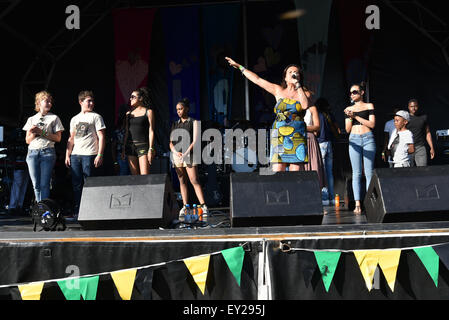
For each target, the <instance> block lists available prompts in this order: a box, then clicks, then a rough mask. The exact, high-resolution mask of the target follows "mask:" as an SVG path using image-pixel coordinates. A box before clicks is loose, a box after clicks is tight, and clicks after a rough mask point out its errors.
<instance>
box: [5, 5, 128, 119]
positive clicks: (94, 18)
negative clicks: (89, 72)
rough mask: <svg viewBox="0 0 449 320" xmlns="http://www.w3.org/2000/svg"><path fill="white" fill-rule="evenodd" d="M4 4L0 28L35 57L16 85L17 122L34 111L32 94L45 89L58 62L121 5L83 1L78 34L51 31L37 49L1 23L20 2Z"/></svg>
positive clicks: (62, 29) (61, 29)
mask: <svg viewBox="0 0 449 320" xmlns="http://www.w3.org/2000/svg"><path fill="white" fill-rule="evenodd" d="M5 2H8V3H9V6H7V7H6V9H4V10H3V11H0V27H2V28H4V29H6V30H7V31H8V32H9V33H10V34H12V35H13V36H15V37H16V38H19V39H20V40H22V41H23V42H25V43H26V44H27V45H28V46H29V47H31V48H32V49H33V50H34V52H35V53H36V56H35V58H34V60H33V61H32V62H31V64H30V65H29V66H28V68H27V70H26V71H25V73H24V74H23V77H22V80H21V83H20V110H18V111H19V112H18V117H19V118H18V119H21V118H22V116H23V114H24V113H25V112H27V111H31V110H33V109H34V95H35V94H36V92H38V91H41V90H44V89H48V87H49V84H50V81H51V80H52V77H53V74H54V71H55V68H56V66H57V64H58V62H60V61H61V60H62V59H63V58H64V56H65V55H66V54H67V53H68V52H69V51H70V50H71V49H72V48H73V47H74V46H75V45H77V44H78V43H79V42H80V41H81V40H82V39H83V38H84V37H85V36H86V35H87V34H89V33H90V31H92V29H94V28H95V27H96V26H97V25H98V24H99V23H100V22H101V21H102V20H103V19H104V18H105V17H106V16H107V15H108V14H110V11H111V9H113V8H115V7H117V6H118V5H119V4H120V2H121V1H119V0H116V1H110V0H109V1H108V0H91V1H85V2H84V3H86V4H85V5H84V6H80V13H81V29H80V30H68V29H67V28H65V26H63V27H61V28H59V29H58V30H55V33H54V34H53V35H52V36H50V37H48V40H47V41H46V42H45V43H43V44H40V45H38V44H35V43H33V42H32V41H31V40H29V39H27V37H26V36H25V35H22V34H20V33H18V32H16V31H15V30H14V29H13V28H11V27H9V26H8V25H6V24H4V23H2V21H1V20H2V18H3V17H4V16H6V14H8V13H9V12H10V11H12V10H13V9H14V7H16V6H17V4H18V3H19V2H20V0H11V1H3V0H0V5H2V3H5ZM0 8H2V7H0Z"/></svg>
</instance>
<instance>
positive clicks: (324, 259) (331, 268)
mask: <svg viewBox="0 0 449 320" xmlns="http://www.w3.org/2000/svg"><path fill="white" fill-rule="evenodd" d="M314 253H315V259H316V262H317V264H318V268H319V269H320V273H321V278H322V279H323V283H324V287H325V288H326V292H329V287H330V285H331V283H332V279H333V278H334V274H335V271H336V270H337V265H338V261H339V260H340V255H341V252H339V251H335V252H334V251H315V252H314Z"/></svg>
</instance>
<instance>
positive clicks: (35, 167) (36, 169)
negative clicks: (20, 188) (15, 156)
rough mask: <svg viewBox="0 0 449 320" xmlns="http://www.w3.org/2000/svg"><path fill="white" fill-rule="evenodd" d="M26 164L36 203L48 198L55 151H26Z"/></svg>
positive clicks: (51, 149)
mask: <svg viewBox="0 0 449 320" xmlns="http://www.w3.org/2000/svg"><path fill="white" fill-rule="evenodd" d="M26 162H27V165H28V171H29V172H30V178H31V182H32V183H33V190H34V196H35V197H36V202H39V201H41V200H43V199H47V198H50V180H51V174H52V172H53V167H54V165H55V162H56V152H55V149H54V148H46V149H37V150H28V154H27V158H26Z"/></svg>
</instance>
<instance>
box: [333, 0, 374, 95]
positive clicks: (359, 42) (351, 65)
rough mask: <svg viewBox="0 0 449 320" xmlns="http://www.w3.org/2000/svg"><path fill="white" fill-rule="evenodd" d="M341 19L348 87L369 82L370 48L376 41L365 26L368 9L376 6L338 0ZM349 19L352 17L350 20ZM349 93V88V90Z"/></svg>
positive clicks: (356, 1) (363, 2)
mask: <svg viewBox="0 0 449 320" xmlns="http://www.w3.org/2000/svg"><path fill="white" fill-rule="evenodd" d="M336 1H337V10H338V15H339V17H340V19H339V22H340V32H341V36H340V37H341V43H342V52H343V63H344V66H345V74H346V81H347V83H348V86H351V85H352V84H354V83H360V82H362V81H365V82H366V81H367V80H368V64H369V57H370V47H371V44H372V42H373V39H374V31H370V30H368V29H367V28H366V26H365V20H366V18H367V17H368V16H367V15H366V14H365V10H366V7H368V6H369V5H371V4H376V1H367V0H336ZM348 17H351V18H350V19H348ZM348 91H349V88H348Z"/></svg>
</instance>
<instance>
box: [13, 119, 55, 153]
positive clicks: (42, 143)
mask: <svg viewBox="0 0 449 320" xmlns="http://www.w3.org/2000/svg"><path fill="white" fill-rule="evenodd" d="M33 126H37V127H39V128H40V129H45V131H47V132H48V133H53V134H55V133H57V132H59V131H64V126H63V125H62V122H61V120H60V119H59V117H58V116H57V115H55V114H53V113H51V112H49V113H47V114H46V115H45V116H43V115H42V114H41V113H40V112H38V113H36V114H35V115H34V116H32V117H29V118H28V120H27V122H26V124H25V126H24V127H23V128H22V130H24V131H28V130H30V129H31V128H32V127H33ZM54 147H55V142H54V141H51V140H49V139H47V138H45V137H42V136H38V137H36V138H35V139H33V141H31V143H30V144H29V146H28V149H30V150H39V149H46V148H54Z"/></svg>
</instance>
